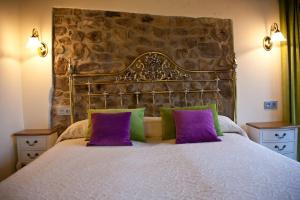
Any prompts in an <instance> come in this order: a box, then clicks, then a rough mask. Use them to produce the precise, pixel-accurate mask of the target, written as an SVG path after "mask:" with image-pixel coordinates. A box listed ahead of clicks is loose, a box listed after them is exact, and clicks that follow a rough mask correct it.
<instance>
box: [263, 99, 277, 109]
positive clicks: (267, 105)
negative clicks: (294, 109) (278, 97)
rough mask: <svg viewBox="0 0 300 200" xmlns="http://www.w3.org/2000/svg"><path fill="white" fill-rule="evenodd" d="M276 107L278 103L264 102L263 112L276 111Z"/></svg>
mask: <svg viewBox="0 0 300 200" xmlns="http://www.w3.org/2000/svg"><path fill="white" fill-rule="evenodd" d="M277 105H278V101H265V102H264V109H265V110H276V109H277Z"/></svg>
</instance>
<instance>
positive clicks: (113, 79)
mask: <svg viewBox="0 0 300 200" xmlns="http://www.w3.org/2000/svg"><path fill="white" fill-rule="evenodd" d="M69 63H70V62H69ZM236 66H237V65H236V62H235V59H233V61H232V66H230V67H229V68H226V69H219V70H203V71H201V70H187V69H183V68H182V67H180V66H178V65H177V64H176V63H175V62H174V61H173V60H172V59H171V58H170V57H169V56H167V55H165V54H163V53H161V52H146V53H144V54H142V55H140V56H138V57H137V58H136V59H134V61H133V62H132V63H131V64H130V65H129V66H127V67H125V68H124V69H123V70H121V71H119V72H115V73H78V72H77V69H76V67H75V66H72V65H71V64H69V68H68V75H69V94H70V115H71V116H70V120H71V123H74V122H75V121H77V119H76V111H77V110H76V101H77V99H76V98H77V97H78V96H84V97H87V109H92V108H99V107H97V106H96V104H97V103H98V105H99V103H100V102H101V104H102V106H100V107H102V108H111V107H110V106H109V101H110V100H111V101H112V100H113V101H114V104H113V108H116V107H119V108H124V107H128V104H127V105H126V102H125V101H129V100H131V101H132V102H134V104H135V107H143V106H146V107H148V108H152V109H151V110H152V111H151V112H150V111H148V112H146V113H148V115H151V116H156V115H158V113H157V110H159V109H157V106H162V105H167V106H170V107H174V106H189V105H190V101H191V99H192V98H193V101H194V102H197V104H202V105H203V104H204V100H205V98H206V97H205V96H206V94H208V93H210V94H211V95H210V97H209V98H208V99H209V101H210V102H211V101H214V102H216V103H217V105H218V106H222V99H221V98H222V96H221V95H220V94H221V92H222V91H221V89H220V83H221V82H222V81H227V82H231V88H230V89H231V90H232V91H231V92H232V93H231V94H232V95H233V97H232V98H233V101H232V105H229V106H230V107H231V108H232V109H233V110H232V113H233V116H228V117H230V118H232V119H233V120H235V121H236ZM224 74H225V76H224ZM172 84H173V85H172ZM157 85H159V86H157ZM207 85H209V87H207ZM195 94H198V96H195ZM143 95H144V96H145V95H146V96H147V95H148V96H149V97H148V98H143ZM178 95H179V97H177V101H175V100H174V98H175V97H176V96H178ZM193 95H194V96H193ZM199 95H200V97H199ZM158 96H160V98H159V99H157V97H158ZM161 96H165V97H164V98H162V97H161ZM110 97H114V98H113V99H111V98H110ZM94 98H98V99H99V98H100V99H102V101H97V103H96V104H95V103H94V102H95V101H94ZM145 99H146V100H145ZM161 99H163V100H165V101H167V102H163V103H162V102H161ZM79 100H82V99H79ZM142 100H144V104H141V101H142ZM116 102H118V103H116ZM206 103H207V102H206ZM117 104H118V105H117ZM131 107H132V105H131Z"/></svg>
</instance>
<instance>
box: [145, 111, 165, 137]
mask: <svg viewBox="0 0 300 200" xmlns="http://www.w3.org/2000/svg"><path fill="white" fill-rule="evenodd" d="M144 130H145V137H146V138H147V139H149V138H151V139H158V140H161V133H162V131H161V117H144Z"/></svg>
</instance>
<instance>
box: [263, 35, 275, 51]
mask: <svg viewBox="0 0 300 200" xmlns="http://www.w3.org/2000/svg"><path fill="white" fill-rule="evenodd" d="M272 46H273V42H272V41H271V37H270V36H266V37H264V40H263V47H264V49H265V50H266V51H270V50H271V49H272Z"/></svg>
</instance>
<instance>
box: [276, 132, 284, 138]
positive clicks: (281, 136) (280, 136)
mask: <svg viewBox="0 0 300 200" xmlns="http://www.w3.org/2000/svg"><path fill="white" fill-rule="evenodd" d="M275 136H276V137H277V138H278V139H282V138H284V137H285V136H286V133H283V134H282V135H279V134H278V133H275Z"/></svg>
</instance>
